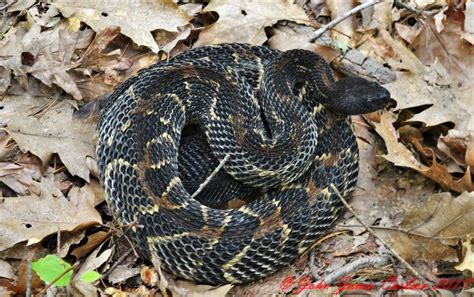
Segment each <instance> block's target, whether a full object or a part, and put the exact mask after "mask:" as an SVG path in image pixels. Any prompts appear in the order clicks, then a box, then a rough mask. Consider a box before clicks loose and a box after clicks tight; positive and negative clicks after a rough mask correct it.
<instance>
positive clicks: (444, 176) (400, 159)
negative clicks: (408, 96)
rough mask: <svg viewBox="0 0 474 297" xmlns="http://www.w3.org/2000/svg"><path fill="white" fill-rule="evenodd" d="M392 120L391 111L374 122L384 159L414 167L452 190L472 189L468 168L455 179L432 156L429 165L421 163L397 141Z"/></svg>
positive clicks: (398, 164) (399, 164)
mask: <svg viewBox="0 0 474 297" xmlns="http://www.w3.org/2000/svg"><path fill="white" fill-rule="evenodd" d="M394 121H395V118H394V116H393V115H392V114H391V113H383V114H382V116H381V121H380V123H379V124H377V123H374V125H375V130H376V131H377V133H378V134H379V135H380V136H381V137H382V138H383V140H384V141H385V146H386V148H387V154H386V155H384V156H383V157H384V158H385V159H387V160H388V161H390V162H392V163H393V164H395V165H397V166H403V167H408V168H412V169H415V170H416V171H418V172H419V173H421V174H423V175H425V176H427V177H429V178H431V179H432V180H434V181H435V182H437V183H439V184H440V185H441V186H443V187H445V188H447V189H450V190H452V191H456V192H458V193H461V192H463V191H472V181H471V178H470V175H471V174H470V171H469V170H467V171H466V174H465V176H464V177H463V178H461V179H458V180H455V179H454V178H453V177H452V176H451V174H450V173H449V171H448V169H447V168H446V167H444V166H442V165H440V164H438V163H437V162H436V158H433V160H432V161H433V164H432V166H431V167H428V166H426V165H424V164H422V163H421V162H420V161H419V160H418V159H417V158H416V157H415V156H414V154H413V153H412V152H411V151H410V150H409V149H408V148H407V147H405V145H403V144H402V143H400V142H398V134H397V131H396V130H395V128H394V127H393V125H392V123H393V122H394Z"/></svg>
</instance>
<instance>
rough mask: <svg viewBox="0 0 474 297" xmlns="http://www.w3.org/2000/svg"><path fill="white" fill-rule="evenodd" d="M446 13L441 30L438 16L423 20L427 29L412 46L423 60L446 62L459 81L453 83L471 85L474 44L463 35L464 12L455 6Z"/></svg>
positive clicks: (431, 62) (444, 65)
mask: <svg viewBox="0 0 474 297" xmlns="http://www.w3.org/2000/svg"><path fill="white" fill-rule="evenodd" d="M444 15H445V16H446V18H445V20H444V21H443V25H444V28H443V30H442V31H441V32H438V31H437V30H436V26H435V21H434V19H433V18H431V17H429V18H427V19H426V20H425V21H424V22H423V31H422V32H421V33H420V34H419V35H418V36H417V38H416V40H415V41H414V42H413V44H412V47H413V49H414V51H415V54H416V55H417V57H418V58H419V59H420V60H421V61H422V62H423V64H425V65H433V64H434V63H436V62H438V63H440V64H441V65H443V67H444V68H445V69H446V70H447V72H448V73H449V75H450V76H451V78H452V79H453V80H454V82H455V84H454V85H453V86H456V87H460V88H461V89H466V88H470V87H472V81H473V80H474V71H472V69H473V59H472V57H473V56H474V47H473V46H472V44H469V43H468V42H466V40H464V39H462V37H461V35H462V32H463V31H462V28H463V22H464V14H463V12H462V11H460V10H455V9H454V8H452V7H451V8H449V9H447V10H446V11H445V12H444ZM471 92H472V91H471Z"/></svg>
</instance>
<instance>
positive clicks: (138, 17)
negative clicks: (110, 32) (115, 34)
mask: <svg viewBox="0 0 474 297" xmlns="http://www.w3.org/2000/svg"><path fill="white" fill-rule="evenodd" d="M52 4H53V5H55V6H56V7H58V8H59V10H60V11H61V12H62V14H63V15H64V16H65V17H68V18H70V17H75V18H78V19H80V20H81V21H82V22H84V23H86V24H88V25H89V26H91V27H92V29H94V31H96V32H101V31H103V30H105V29H106V28H107V27H111V26H119V27H120V28H121V32H122V33H123V34H124V35H126V36H128V37H130V38H131V39H132V40H133V41H134V42H135V43H136V44H138V45H143V46H146V47H149V48H150V49H151V50H152V51H154V52H158V51H159V50H160V48H159V47H158V45H157V44H156V42H155V40H154V39H153V35H152V34H151V31H155V30H158V29H162V30H166V31H170V32H178V27H180V26H184V25H186V24H188V22H189V20H190V18H191V17H190V16H188V15H187V14H186V13H185V12H184V11H181V10H180V8H179V7H178V5H176V4H175V3H173V2H171V1H165V2H162V1H146V0H139V1H135V2H134V3H133V8H132V7H130V5H124V4H123V3H120V2H117V1H110V0H108V1H93V0H87V1H80V2H78V1H74V0H54V1H52Z"/></svg>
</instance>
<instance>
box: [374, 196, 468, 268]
mask: <svg viewBox="0 0 474 297" xmlns="http://www.w3.org/2000/svg"><path fill="white" fill-rule="evenodd" d="M420 198H421V197H420ZM419 200H421V199H419ZM400 227H401V228H402V229H403V230H407V231H408V232H409V233H411V234H421V235H424V236H423V237H420V236H416V235H410V234H409V233H405V232H400V231H395V230H381V229H376V232H377V234H379V235H380V236H382V238H384V239H385V240H387V241H388V243H389V245H390V246H391V247H392V248H394V249H395V250H396V251H397V252H398V253H399V254H400V255H401V256H402V257H403V258H404V259H406V260H408V261H411V260H415V259H417V260H419V259H423V260H430V261H431V260H446V261H454V260H456V259H457V256H456V251H455V249H453V248H452V247H450V245H452V244H453V240H442V239H437V238H436V237H441V238H446V237H463V236H465V235H466V234H472V233H474V193H472V192H471V193H468V192H464V193H462V194H461V195H460V196H458V197H455V198H453V197H452V196H451V194H450V193H439V194H433V195H431V196H428V197H425V199H423V201H414V204H413V205H412V207H411V208H410V210H409V211H408V214H407V215H406V216H405V218H404V220H403V222H402V224H401V226H400ZM456 241H457V240H455V239H454V243H456Z"/></svg>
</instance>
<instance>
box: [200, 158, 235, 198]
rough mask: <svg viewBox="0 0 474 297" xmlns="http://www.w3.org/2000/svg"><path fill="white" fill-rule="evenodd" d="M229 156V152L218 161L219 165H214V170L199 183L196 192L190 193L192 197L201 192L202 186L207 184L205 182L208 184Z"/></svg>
mask: <svg viewBox="0 0 474 297" xmlns="http://www.w3.org/2000/svg"><path fill="white" fill-rule="evenodd" d="M229 158H230V156H229V154H227V155H225V157H224V159H222V161H221V162H220V163H219V165H218V166H217V167H216V169H214V171H213V172H212V173H211V175H209V176H208V177H207V178H206V180H205V181H204V182H203V183H202V184H200V185H199V188H198V189H197V190H196V192H194V193H193V194H192V195H191V198H192V199H194V198H196V196H197V195H199V193H201V192H202V190H203V189H204V187H205V186H207V184H209V182H210V181H211V179H212V178H213V177H214V176H215V175H216V174H217V173H218V172H219V170H221V168H222V166H224V164H225V163H226V162H227V160H229Z"/></svg>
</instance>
